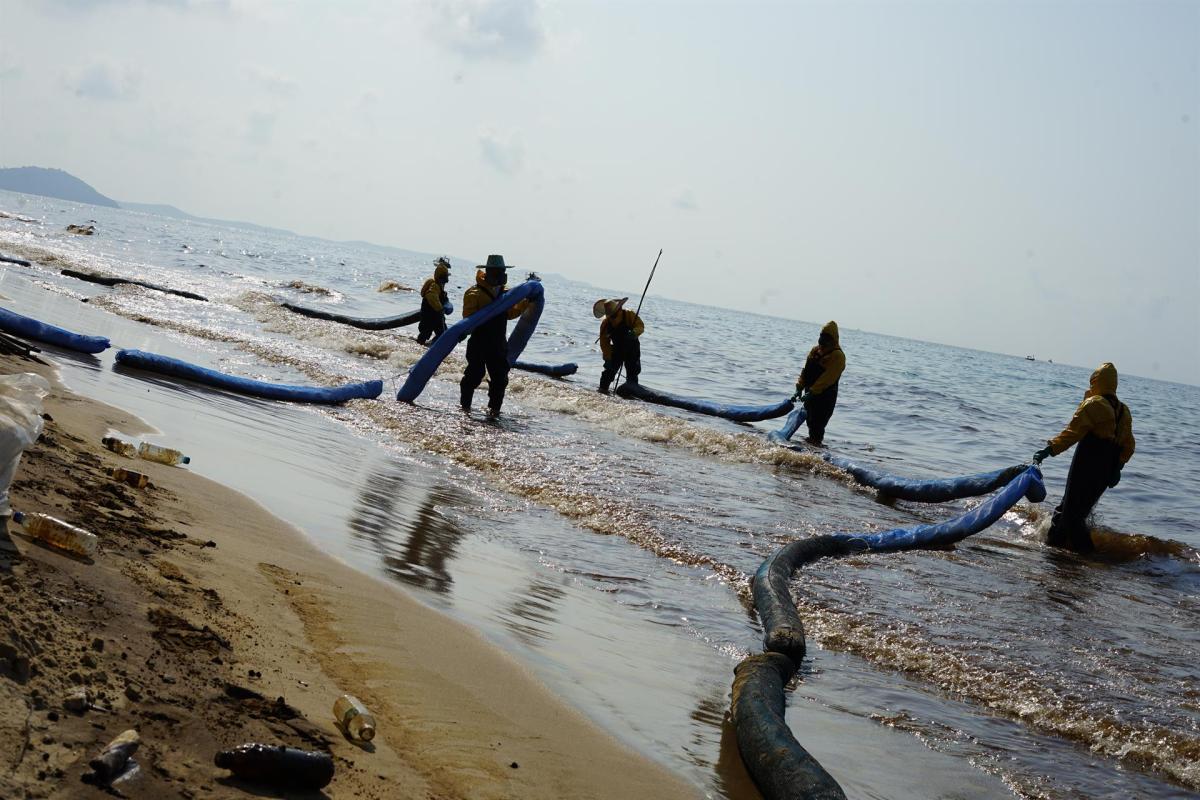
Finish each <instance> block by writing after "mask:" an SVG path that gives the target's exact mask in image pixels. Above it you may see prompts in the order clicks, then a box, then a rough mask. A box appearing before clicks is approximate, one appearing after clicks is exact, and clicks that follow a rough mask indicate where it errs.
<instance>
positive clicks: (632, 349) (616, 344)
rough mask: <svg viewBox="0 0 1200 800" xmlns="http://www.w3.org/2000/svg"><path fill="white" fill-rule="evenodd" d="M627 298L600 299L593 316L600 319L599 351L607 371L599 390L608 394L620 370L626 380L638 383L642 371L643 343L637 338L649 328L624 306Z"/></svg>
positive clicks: (602, 374)
mask: <svg viewBox="0 0 1200 800" xmlns="http://www.w3.org/2000/svg"><path fill="white" fill-rule="evenodd" d="M628 301H629V298H628V297H622V298H621V299H619V300H597V301H596V304H595V305H593V306H592V316H594V317H595V318H596V319H598V320H600V353H601V354H602V355H603V356H604V371H603V372H601V373H600V393H601V394H608V387H609V386H611V385H612V382H613V378H615V377H616V375H617V370H618V369H620V368H621V367H624V368H625V380H626V381H627V382H628V383H637V379H638V375H640V374H641V372H642V345H641V342H640V341H638V337H639V336H641V335H642V333H643V332H644V331H645V330H646V325H645V323H643V322H642V318H641V317H639V316H638V315H637V313H636V312H634V311H630V310H629V309H627V308H625V303H626V302H628Z"/></svg>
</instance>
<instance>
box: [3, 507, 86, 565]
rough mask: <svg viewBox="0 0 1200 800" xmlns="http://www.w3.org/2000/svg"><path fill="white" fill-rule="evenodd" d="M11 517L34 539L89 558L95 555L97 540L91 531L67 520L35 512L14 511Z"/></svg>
mask: <svg viewBox="0 0 1200 800" xmlns="http://www.w3.org/2000/svg"><path fill="white" fill-rule="evenodd" d="M12 518H13V522H15V523H17V524H18V525H21V526H23V527H24V528H25V532H26V533H28V534H29V535H30V536H32V537H33V538H35V539H41V540H42V541H43V542H45V543H46V544H49V545H53V546H54V547H57V548H59V549H60V550H66V551H68V552H71V553H75V554H76V555H80V556H88V557H89V558H90V557H91V556H94V555H96V545H97V544H98V543H99V540H98V539H97V538H96V534H94V533H92V532H91V531H85V530H84V529H83V528H77V527H75V526H74V525H72V524H70V523H69V522H63V521H62V520H61V519H55V518H54V517H52V516H50V515H49V514H38V513H35V512H30V513H28V514H25V513H22V512H20V511H16V512H14V513H13V517H12Z"/></svg>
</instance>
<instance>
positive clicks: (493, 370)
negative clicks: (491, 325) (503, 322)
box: [459, 329, 509, 411]
mask: <svg viewBox="0 0 1200 800" xmlns="http://www.w3.org/2000/svg"><path fill="white" fill-rule="evenodd" d="M482 333H483V335H480V331H476V332H475V333H474V334H472V335H471V338H470V339H468V340H467V368H466V369H465V370H463V376H462V381H461V382H460V383H459V389H460V400H459V402H461V404H462V407H463V408H470V407H471V399H472V398H473V397H474V396H475V390H476V389H478V388H479V384H480V383H482V382H483V373H484V372H485V371H486V372H487V376H488V408H490V409H491V410H492V411H499V410H500V406H502V405H504V390H505V389H507V388H508V370H509V366H508V340H507V339H505V338H504V336H503V329H501V335H500V336H495V335H491V334H490V332H488V331H484V332H482Z"/></svg>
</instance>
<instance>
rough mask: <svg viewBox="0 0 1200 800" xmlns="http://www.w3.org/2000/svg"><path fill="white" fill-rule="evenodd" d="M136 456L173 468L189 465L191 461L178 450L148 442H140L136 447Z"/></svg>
mask: <svg viewBox="0 0 1200 800" xmlns="http://www.w3.org/2000/svg"><path fill="white" fill-rule="evenodd" d="M138 455H139V456H141V457H142V458H144V459H146V460H147V461H157V462H158V463H160V464H166V465H168V466H171V467H173V466H175V465H176V464H190V463H192V460H191V459H190V458H188V457H187V456H185V455H184V454H183V453H181V452H179V451H178V450H172V449H171V448H169V447H160V446H158V445H156V444H150V443H149V442H142V444H141V446H139V447H138Z"/></svg>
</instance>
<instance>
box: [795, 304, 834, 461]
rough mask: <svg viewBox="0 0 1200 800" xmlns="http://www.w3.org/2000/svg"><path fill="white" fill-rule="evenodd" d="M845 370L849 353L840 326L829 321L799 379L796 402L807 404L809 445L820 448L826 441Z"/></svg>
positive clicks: (810, 353) (809, 354) (810, 352)
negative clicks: (844, 350) (839, 335)
mask: <svg viewBox="0 0 1200 800" xmlns="http://www.w3.org/2000/svg"><path fill="white" fill-rule="evenodd" d="M845 371H846V354H845V353H843V352H842V346H841V344H840V342H839V340H838V326H837V323H836V322H832V321H831V322H827V323H825V327H823V328H821V335H820V336H818V337H817V346H816V347H814V348H813V349H812V350H810V351H809V353H808V358H807V359H806V360H805V362H804V369H803V370H802V371H801V372H800V377H798V378H797V379H796V399H799V400H800V402H801V403H803V404H804V411H805V414H806V415H807V416H806V419H805V422H806V423H807V424H808V438H807V439H806V441H807V442H808V443H809V444H815V445H818V446H820V445H821V443H822V442H824V441H825V426H826V425H828V424H829V419H830V417H832V416H833V409H834V406H836V405H837V395H838V381H839V380H841V377H842V373H843V372H845Z"/></svg>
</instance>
